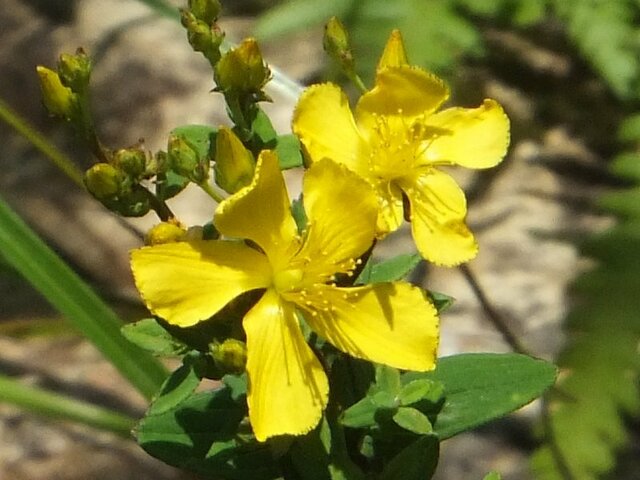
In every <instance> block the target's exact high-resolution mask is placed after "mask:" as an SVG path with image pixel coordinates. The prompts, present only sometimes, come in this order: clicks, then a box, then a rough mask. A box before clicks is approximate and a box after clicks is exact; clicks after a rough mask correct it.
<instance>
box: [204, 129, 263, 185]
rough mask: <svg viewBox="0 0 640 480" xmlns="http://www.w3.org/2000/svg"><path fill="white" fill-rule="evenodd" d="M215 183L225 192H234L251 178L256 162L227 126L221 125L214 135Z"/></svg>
mask: <svg viewBox="0 0 640 480" xmlns="http://www.w3.org/2000/svg"><path fill="white" fill-rule="evenodd" d="M215 162H216V163H215V165H214V167H213V169H214V172H215V180H216V183H217V184H218V185H219V186H220V187H221V188H222V189H223V190H225V191H226V192H229V193H235V192H237V191H238V190H240V189H241V188H242V187H246V186H247V185H249V184H250V183H251V180H252V179H253V172H254V171H255V169H256V162H255V160H254V159H253V155H252V154H251V152H250V151H249V150H247V149H246V148H245V147H244V145H242V142H241V141H240V139H239V138H238V137H237V136H236V135H235V134H234V133H233V132H232V131H231V130H230V129H228V128H226V127H221V128H220V130H219V131H218V134H217V135H216V154H215Z"/></svg>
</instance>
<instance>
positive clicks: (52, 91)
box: [36, 49, 91, 124]
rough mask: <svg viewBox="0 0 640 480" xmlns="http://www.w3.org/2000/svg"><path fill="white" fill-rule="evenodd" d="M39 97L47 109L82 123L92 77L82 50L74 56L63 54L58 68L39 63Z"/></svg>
mask: <svg viewBox="0 0 640 480" xmlns="http://www.w3.org/2000/svg"><path fill="white" fill-rule="evenodd" d="M36 70H37V72H38V76H39V77H40V88H41V90H42V98H43V101H44V104H45V106H46V107H47V110H48V111H49V112H50V113H51V114H52V115H55V116H57V117H60V118H63V119H64V120H67V121H71V122H73V123H80V124H81V123H82V122H83V121H85V120H86V118H84V115H85V113H86V112H85V110H84V108H83V106H84V105H85V103H86V102H87V98H86V97H87V88H88V85H89V77H90V76H91V62H90V60H89V57H87V55H86V54H85V53H84V51H83V50H82V49H78V51H77V52H76V53H75V55H69V54H62V55H61V56H60V59H59V60H58V68H57V70H52V69H50V68H47V67H43V66H38V67H37V68H36Z"/></svg>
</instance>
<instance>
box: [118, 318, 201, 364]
mask: <svg viewBox="0 0 640 480" xmlns="http://www.w3.org/2000/svg"><path fill="white" fill-rule="evenodd" d="M120 331H121V332H122V334H123V335H124V336H125V338H126V339H127V340H129V341H130V342H131V343H133V344H135V345H137V346H139V347H140V348H143V349H144V350H146V351H148V352H151V353H153V354H154V355H158V356H178V355H184V354H185V353H187V352H188V351H189V347H188V346H187V345H186V344H185V343H183V342H181V341H180V340H178V339H177V338H175V337H173V336H172V335H171V334H170V333H169V332H167V331H166V330H165V329H164V328H162V326H161V325H160V324H159V323H158V322H157V321H156V319H155V318H145V319H143V320H140V321H138V322H135V323H129V324H127V325H124V326H123V327H122V328H121V329H120Z"/></svg>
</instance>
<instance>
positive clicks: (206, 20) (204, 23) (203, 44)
mask: <svg viewBox="0 0 640 480" xmlns="http://www.w3.org/2000/svg"><path fill="white" fill-rule="evenodd" d="M188 5H189V6H188V8H187V9H184V10H181V11H180V15H181V20H182V25H183V26H184V27H185V28H186V29H187V38H188V39H189V43H190V44H191V46H192V47H193V49H194V50H195V51H196V52H200V53H202V54H203V55H204V56H205V58H206V59H207V60H208V61H209V63H210V64H211V66H212V67H213V66H215V65H216V63H218V60H220V45H222V41H223V40H224V33H223V32H222V30H220V28H219V27H218V23H217V21H218V15H219V14H220V9H221V7H220V2H218V0H189V4H188Z"/></svg>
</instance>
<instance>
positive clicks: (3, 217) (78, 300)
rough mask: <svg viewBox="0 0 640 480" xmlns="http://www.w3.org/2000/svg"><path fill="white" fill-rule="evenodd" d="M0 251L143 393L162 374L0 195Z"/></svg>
mask: <svg viewBox="0 0 640 480" xmlns="http://www.w3.org/2000/svg"><path fill="white" fill-rule="evenodd" d="M0 251H2V253H3V256H4V258H5V259H6V260H7V261H8V262H9V263H10V264H11V265H12V266H13V267H14V268H15V269H16V271H18V272H20V274H22V275H23V276H24V277H25V278H26V279H27V280H28V281H29V283H31V284H32V285H33V286H34V287H35V288H36V289H37V290H38V291H39V292H40V293H41V294H42V295H43V296H44V297H45V298H46V299H47V300H48V301H49V302H50V303H51V304H52V305H53V306H54V307H55V308H56V309H57V310H58V311H59V312H60V313H62V314H63V315H64V316H65V318H66V319H67V320H68V321H69V322H70V323H71V324H73V326H74V327H75V328H76V329H77V330H79V331H80V332H82V333H83V334H84V335H85V336H86V337H87V338H88V339H89V340H90V341H91V342H92V343H93V344H94V345H95V347H96V348H97V349H98V350H100V352H102V354H103V355H104V356H105V357H106V358H107V359H109V361H110V362H111V363H112V364H113V365H114V366H115V367H116V369H118V371H120V373H121V374H122V375H123V376H124V377H125V378H127V379H128V380H129V381H130V382H131V384H132V385H133V386H134V387H135V388H137V389H138V390H139V391H140V392H141V393H142V394H143V395H145V396H146V397H147V398H151V397H152V396H153V395H154V394H155V393H156V392H157V391H158V389H159V388H160V385H162V382H163V381H164V379H165V378H166V377H167V372H166V370H165V368H164V367H163V366H162V365H161V364H160V363H159V362H158V361H157V360H156V359H155V358H153V357H152V356H151V355H150V354H148V353H147V352H145V351H144V350H141V349H140V348H138V347H136V346H135V345H133V344H132V343H131V342H129V341H128V340H127V339H126V338H124V336H123V335H122V334H121V333H120V327H121V326H122V322H121V321H120V319H119V318H118V317H117V315H116V314H115V313H114V312H113V310H111V308H109V306H108V305H106V304H105V303H104V302H103V301H102V300H101V299H100V298H99V297H98V296H97V295H96V293H95V292H94V291H93V290H92V289H91V288H90V287H89V286H88V285H87V284H86V283H85V282H84V281H83V280H82V279H81V278H80V277H78V275H76V274H75V273H74V272H73V271H72V270H71V269H70V268H69V267H68V266H67V264H65V263H64V262H63V261H62V260H61V259H60V257H58V256H57V255H56V254H55V253H54V252H53V251H52V250H51V249H50V248H49V247H48V246H47V245H46V244H45V243H44V242H43V241H42V240H40V238H38V236H37V235H36V234H35V233H34V232H33V231H32V230H31V229H30V228H29V227H28V226H27V225H26V224H25V223H24V222H23V221H22V220H21V219H20V218H19V217H18V216H17V215H16V214H15V213H14V212H13V211H12V210H11V208H10V207H9V206H8V205H7V204H6V203H5V202H4V201H3V200H2V198H0Z"/></svg>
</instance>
